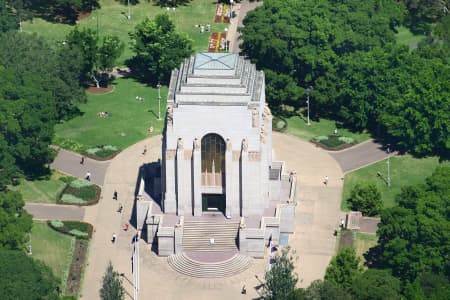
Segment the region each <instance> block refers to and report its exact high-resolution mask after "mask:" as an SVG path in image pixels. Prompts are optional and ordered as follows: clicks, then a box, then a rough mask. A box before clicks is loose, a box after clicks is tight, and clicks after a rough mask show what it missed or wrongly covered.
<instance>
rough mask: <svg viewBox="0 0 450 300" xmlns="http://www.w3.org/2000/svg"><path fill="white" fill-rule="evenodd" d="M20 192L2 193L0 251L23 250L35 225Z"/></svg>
mask: <svg viewBox="0 0 450 300" xmlns="http://www.w3.org/2000/svg"><path fill="white" fill-rule="evenodd" d="M24 205H25V203H24V202H23V200H22V196H21V195H20V194H19V193H18V192H11V191H6V192H0V249H12V250H17V249H22V248H23V247H24V245H25V243H26V242H27V238H28V236H27V233H28V232H30V230H31V227H32V225H33V222H32V219H31V216H30V215H29V214H28V213H27V212H26V211H25V209H24V208H23V206H24Z"/></svg>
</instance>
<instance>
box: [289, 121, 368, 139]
mask: <svg viewBox="0 0 450 300" xmlns="http://www.w3.org/2000/svg"><path fill="white" fill-rule="evenodd" d="M287 121H288V128H287V132H288V133H289V134H292V135H295V136H297V137H299V138H301V139H304V140H308V141H309V140H311V139H312V138H314V137H316V136H323V135H326V136H328V135H331V134H333V133H334V129H335V128H336V122H335V121H332V120H327V119H320V121H319V122H315V121H311V125H309V126H308V125H306V120H305V119H303V118H301V117H299V116H295V117H290V118H288V119H287ZM338 134H339V135H340V136H346V137H351V138H352V139H353V140H354V141H355V142H356V143H361V142H363V141H365V140H368V139H370V134H369V133H367V132H362V133H358V132H351V131H349V130H347V129H345V128H338Z"/></svg>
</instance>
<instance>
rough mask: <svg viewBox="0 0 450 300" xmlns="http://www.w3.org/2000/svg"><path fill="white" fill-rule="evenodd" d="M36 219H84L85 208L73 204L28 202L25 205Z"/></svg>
mask: <svg viewBox="0 0 450 300" xmlns="http://www.w3.org/2000/svg"><path fill="white" fill-rule="evenodd" d="M25 209H26V211H27V212H28V213H30V214H31V215H33V219H34V220H66V221H83V220H84V212H85V208H84V207H80V206H72V205H70V206H69V205H58V204H43V203H28V204H26V205H25Z"/></svg>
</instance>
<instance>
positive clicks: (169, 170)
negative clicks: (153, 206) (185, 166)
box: [164, 149, 177, 214]
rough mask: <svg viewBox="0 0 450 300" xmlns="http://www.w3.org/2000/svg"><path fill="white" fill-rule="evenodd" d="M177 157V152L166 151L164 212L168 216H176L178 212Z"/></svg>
mask: <svg viewBox="0 0 450 300" xmlns="http://www.w3.org/2000/svg"><path fill="white" fill-rule="evenodd" d="M175 155H176V150H172V149H168V150H166V153H165V164H164V169H165V183H166V192H165V195H164V212H165V213H166V214H175V213H176V212H177V200H176V194H175V189H176V187H175V179H176V178H175V168H176V164H175Z"/></svg>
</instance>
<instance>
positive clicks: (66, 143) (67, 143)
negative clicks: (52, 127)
mask: <svg viewBox="0 0 450 300" xmlns="http://www.w3.org/2000/svg"><path fill="white" fill-rule="evenodd" d="M53 144H55V145H58V146H60V147H61V148H64V149H67V150H71V151H74V152H78V153H81V152H83V151H85V150H86V146H84V145H83V144H80V143H78V142H76V141H74V140H70V139H66V138H63V137H59V136H55V137H54V138H53Z"/></svg>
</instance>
